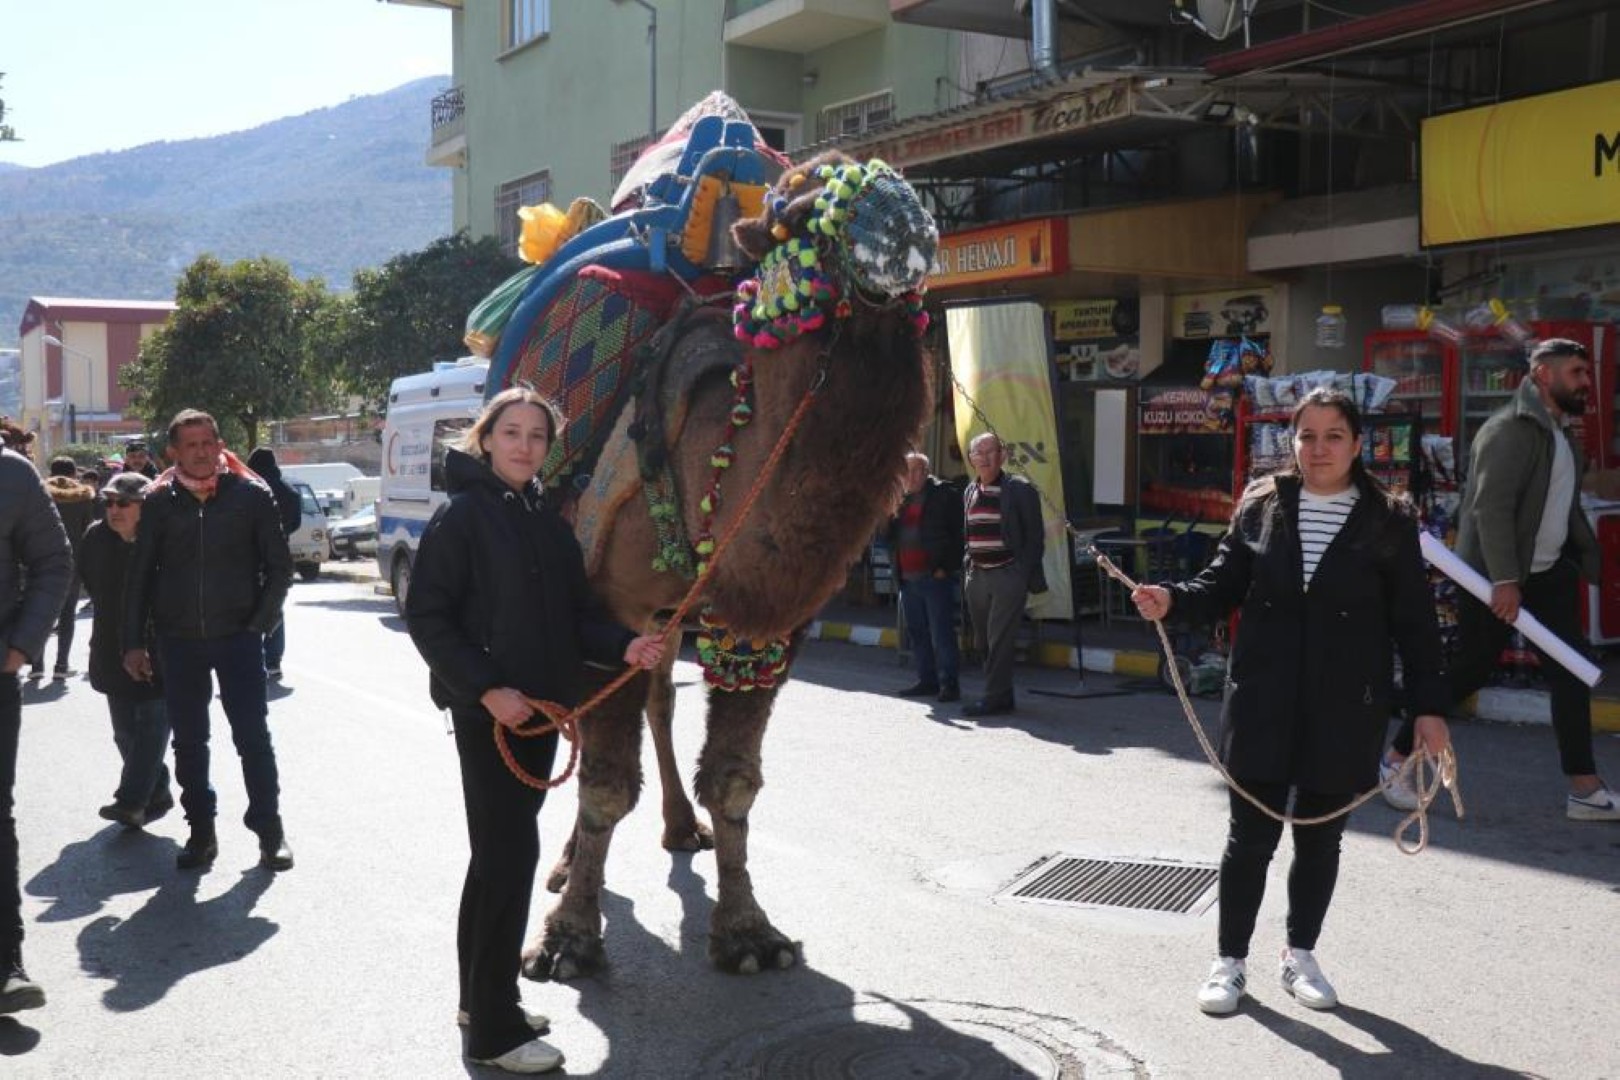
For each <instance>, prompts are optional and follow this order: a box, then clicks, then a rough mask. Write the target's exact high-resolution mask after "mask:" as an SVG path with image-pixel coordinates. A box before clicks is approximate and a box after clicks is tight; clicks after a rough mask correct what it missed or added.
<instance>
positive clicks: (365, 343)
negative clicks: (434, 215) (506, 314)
mask: <svg viewBox="0 0 1620 1080" xmlns="http://www.w3.org/2000/svg"><path fill="white" fill-rule="evenodd" d="M522 267H523V263H522V262H520V261H519V260H517V259H515V258H513V257H512V256H510V255H507V254H506V253H505V252H503V251H502V250H501V247H500V244H499V242H497V241H496V240H495V239H494V238H493V237H482V238H480V239H477V240H474V239H472V238H470V237H469V236H468V235H467V234H466V233H465V232H458V233H456V234H454V235H452V236H445V237H441V238H440V239H438V240H435V241H433V243H431V244H429V245H428V246H427V247H425V248H423V249H422V250H421V251H412V252H407V253H405V254H403V255H396V256H395V257H394V258H392V259H390V260H388V262H387V263H385V264H383V266H382V267H380V268H378V269H375V270H361V271H360V272H358V273H356V274H355V275H354V292H353V294H352V295H351V296H349V297H347V298H345V300H344V302H343V304H342V306H341V308H338V309H334V310H332V311H329V312H326V313H324V314H323V315H322V317H321V318H320V319H319V320H317V326H316V329H315V332H314V334H313V335H312V337H311V345H312V348H313V349H314V351H316V352H318V353H321V354H323V355H324V356H326V357H328V358H329V361H330V363H331V371H332V374H333V377H334V378H335V381H336V382H337V383H338V385H339V386H341V387H342V388H343V389H344V390H346V391H348V392H349V393H351V394H356V395H358V396H360V397H361V398H363V399H365V401H366V402H367V403H368V404H369V405H371V406H372V407H373V408H376V409H378V410H379V411H380V410H381V408H382V405H383V403H384V402H385V401H386V400H387V397H388V385H389V383H391V382H393V381H394V380H395V379H396V378H398V377H399V376H401V375H411V374H414V373H416V372H418V371H426V370H427V369H428V368H429V367H431V366H432V364H433V362H434V361H435V360H451V359H454V358H456V357H458V356H464V355H466V352H467V349H466V346H465V345H463V344H462V341H461V337H462V334H463V332H464V331H465V329H466V323H467V313H468V312H469V311H471V310H472V309H473V308H474V307H476V306H477V305H478V302H479V301H480V300H482V299H483V298H484V297H485V296H486V295H487V294H488V293H489V292H490V290H491V289H493V288H495V286H497V285H499V284H500V283H501V282H503V281H505V280H506V279H507V278H509V277H511V276H512V275H513V274H515V273H516V272H517V271H518V270H520V269H521V268H522ZM312 359H313V358H312Z"/></svg>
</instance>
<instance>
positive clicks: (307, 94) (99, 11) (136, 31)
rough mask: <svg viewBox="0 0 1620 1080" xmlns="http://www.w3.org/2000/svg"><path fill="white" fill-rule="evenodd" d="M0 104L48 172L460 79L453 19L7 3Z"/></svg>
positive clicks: (227, 6) (375, 1)
mask: <svg viewBox="0 0 1620 1080" xmlns="http://www.w3.org/2000/svg"><path fill="white" fill-rule="evenodd" d="M0 72H4V73H5V78H4V81H3V82H0V98H4V100H5V102H6V120H5V122H6V123H7V124H10V125H11V126H12V127H14V128H16V129H17V134H18V136H19V137H21V138H22V139H23V140H24V141H22V142H13V143H0V162H13V163H16V164H19V165H49V164H52V163H54V162H58V161H65V160H67V159H69V158H74V157H80V156H82V155H84V154H95V153H100V152H102V151H105V150H123V149H126V148H128V147H131V146H139V145H141V144H143V143H149V142H157V141H159V140H179V139H193V138H199V137H202V136H207V135H218V134H220V133H222V132H226V131H240V130H242V129H244V128H250V127H255V126H257V125H259V124H262V123H265V122H267V121H270V120H275V119H278V118H280V117H283V116H295V115H297V114H299V113H305V112H309V111H310V110H312V109H319V108H323V107H325V106H328V105H337V104H339V103H341V102H344V101H347V100H348V99H349V98H351V97H356V96H360V95H365V94H375V93H379V92H381V91H383V90H388V89H391V88H393V87H395V86H398V85H400V84H401V83H406V82H409V81H411V80H412V79H417V78H421V77H423V76H426V75H449V74H450V15H449V13H448V12H446V11H441V10H436V9H433V8H425V7H412V6H405V5H400V4H386V3H380V2H379V0H0Z"/></svg>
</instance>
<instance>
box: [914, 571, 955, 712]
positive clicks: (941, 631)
mask: <svg viewBox="0 0 1620 1080" xmlns="http://www.w3.org/2000/svg"><path fill="white" fill-rule="evenodd" d="M900 606H901V609H902V610H903V611H904V612H905V614H906V634H907V636H908V637H910V638H911V656H912V659H914V660H915V661H916V662H917V681H918V682H920V683H925V684H927V685H929V686H941V685H943V686H955V685H956V684H957V662H958V661H957V648H956V581H955V579H954V578H950V577H943V578H937V577H932V576H930V577H920V578H916V579H913V580H908V581H903V582H901V584H900Z"/></svg>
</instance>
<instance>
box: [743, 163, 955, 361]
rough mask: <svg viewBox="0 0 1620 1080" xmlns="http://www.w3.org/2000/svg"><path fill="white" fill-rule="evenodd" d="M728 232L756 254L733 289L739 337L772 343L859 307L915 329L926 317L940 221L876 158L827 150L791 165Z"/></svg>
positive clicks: (925, 322) (746, 250)
mask: <svg viewBox="0 0 1620 1080" xmlns="http://www.w3.org/2000/svg"><path fill="white" fill-rule="evenodd" d="M732 235H733V236H734V237H735V239H736V241H737V245H738V246H739V247H740V248H741V249H742V250H743V252H744V253H746V254H747V255H748V256H749V258H751V259H753V260H754V261H755V262H757V263H758V264H759V266H758V270H757V273H756V276H754V277H751V278H748V279H746V280H744V281H743V283H742V284H741V285H740V286H738V289H737V301H738V302H737V306H736V308H735V310H734V313H733V314H734V322H735V327H736V334H737V337H738V339H739V340H741V341H743V342H744V343H745V344H749V345H752V346H754V347H755V348H763V349H772V348H777V347H780V346H781V345H783V344H786V343H788V342H790V341H793V340H795V339H796V338H798V337H800V336H801V335H804V334H807V333H814V332H816V331H818V330H822V329H824V328H825V327H826V326H827V325H828V324H829V323H831V322H833V321H835V320H840V319H847V318H851V317H852V316H857V315H871V316H878V317H884V316H889V315H903V316H904V317H906V318H908V319H910V320H911V321H912V323H913V324H914V326H915V327H916V329H917V332H918V333H919V334H920V333H921V332H922V331H923V330H924V329H925V328H926V327H927V325H928V316H927V314H926V313H925V312H924V311H923V309H922V291H923V283H924V280H925V279H926V278H927V276H928V270H929V268H930V267H931V266H932V265H933V262H934V253H935V250H936V249H937V248H938V246H939V231H938V229H937V228H936V227H935V225H934V219H933V217H932V216H931V215H930V214H929V213H928V211H927V210H925V209H923V206H922V203H921V201H920V200H919V199H918V198H917V193H916V192H915V191H914V190H912V188H911V185H910V184H907V183H906V182H905V181H904V180H903V179H901V177H900V175H899V174H898V173H896V172H895V171H894V170H893V169H891V168H889V166H887V165H885V164H884V163H883V162H881V161H878V160H877V159H875V158H874V159H872V160H871V161H868V162H865V163H862V162H858V161H855V160H854V159H853V158H850V157H848V156H847V155H845V154H842V153H839V152H838V151H836V150H834V151H830V152H828V153H825V154H822V155H820V156H818V157H816V158H813V159H812V160H810V161H808V162H806V163H805V164H803V165H800V166H797V167H795V168H792V169H789V170H788V171H787V172H785V173H784V174H783V175H782V177H781V179H779V180H778V181H777V183H776V185H775V187H773V188H772V189H771V191H770V192H769V193H768V194H767V195H766V196H765V205H764V212H763V213H762V214H760V216H758V217H754V218H747V219H744V220H742V221H739V222H738V223H737V224H736V225H735V226H734V227H733V230H732Z"/></svg>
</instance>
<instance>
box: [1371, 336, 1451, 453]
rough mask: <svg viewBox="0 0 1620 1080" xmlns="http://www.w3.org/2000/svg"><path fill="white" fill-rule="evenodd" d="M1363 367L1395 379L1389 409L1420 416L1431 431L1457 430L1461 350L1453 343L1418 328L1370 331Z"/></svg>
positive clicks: (1375, 373) (1440, 432) (1385, 406)
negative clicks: (1458, 357)
mask: <svg viewBox="0 0 1620 1080" xmlns="http://www.w3.org/2000/svg"><path fill="white" fill-rule="evenodd" d="M1363 370H1365V371H1368V372H1371V373H1372V374H1374V375H1382V376H1384V377H1385V378H1387V379H1394V380H1395V390H1394V392H1393V393H1391V394H1390V397H1389V400H1388V401H1387V402H1385V404H1384V411H1385V412H1391V413H1393V412H1404V413H1409V414H1417V415H1420V416H1422V417H1423V418H1424V428H1425V430H1427V431H1429V432H1431V433H1435V434H1442V435H1450V434H1452V433H1453V432H1454V431H1455V429H1456V416H1455V413H1456V402H1457V394H1456V387H1457V374H1456V372H1457V353H1456V350H1455V349H1453V348H1452V347H1451V346H1450V345H1448V344H1446V343H1445V342H1443V341H1439V340H1437V339H1435V338H1433V337H1430V336H1429V335H1428V334H1425V333H1422V332H1420V331H1416V330H1387V331H1382V332H1379V333H1375V334H1368V335H1367V340H1366V343H1365V359H1364V362H1363Z"/></svg>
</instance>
